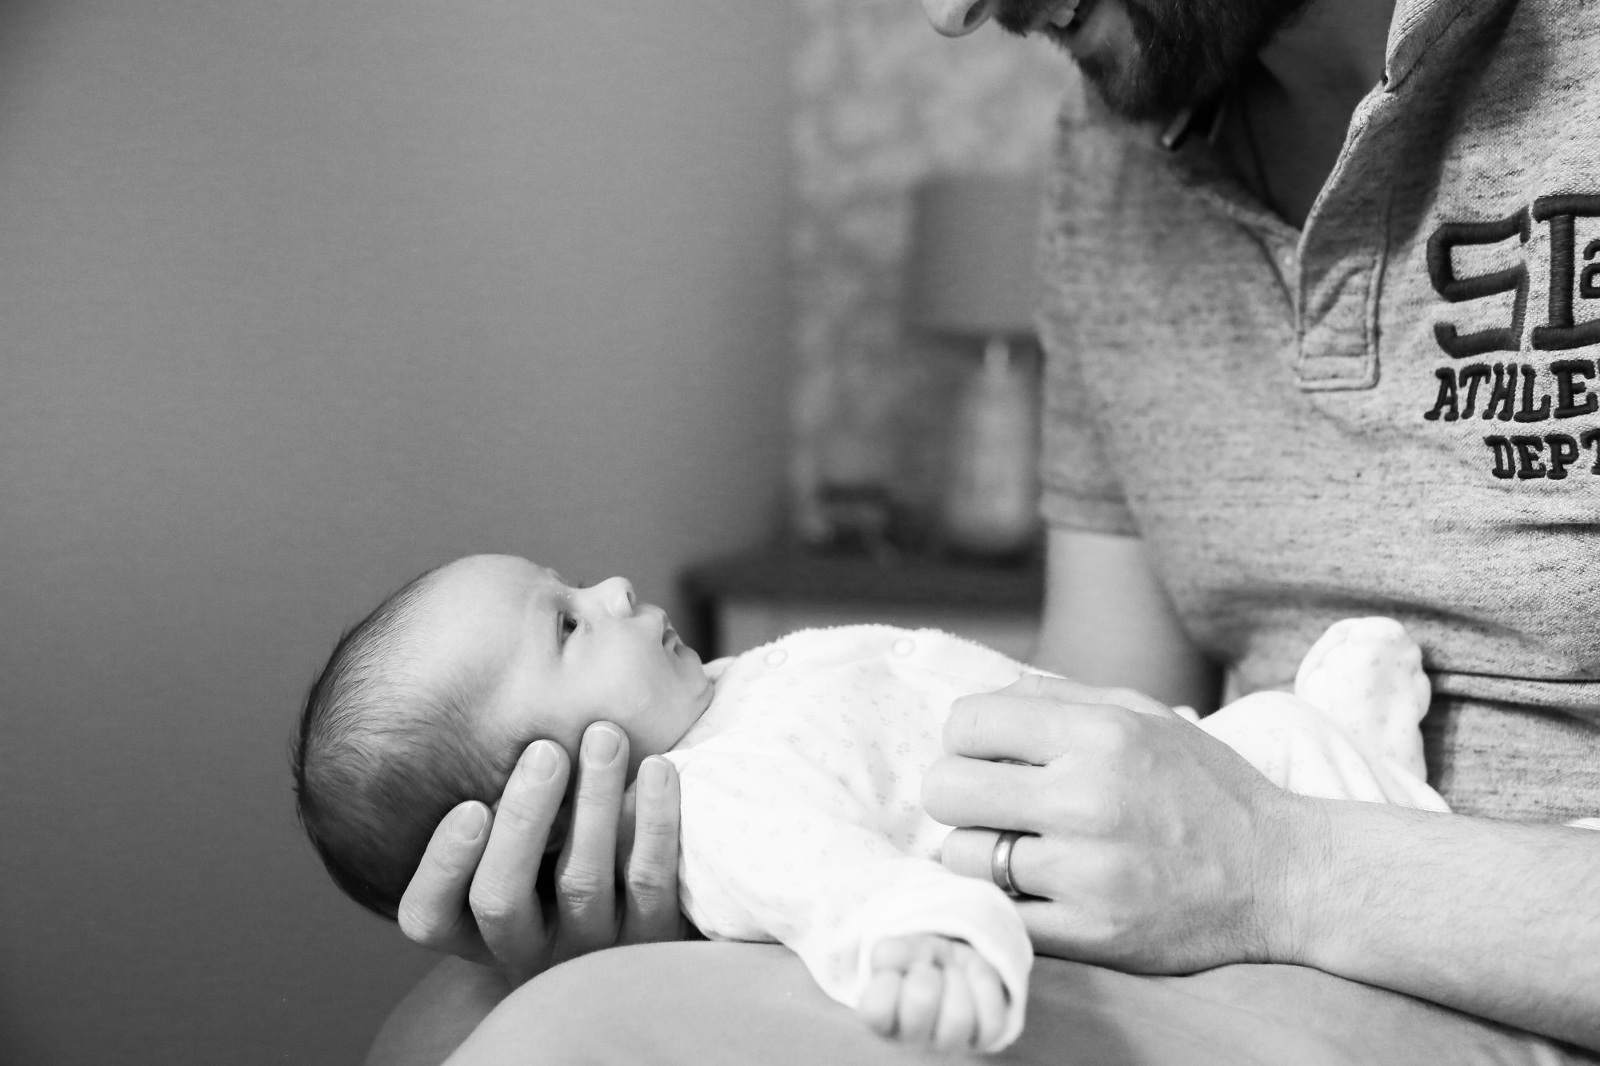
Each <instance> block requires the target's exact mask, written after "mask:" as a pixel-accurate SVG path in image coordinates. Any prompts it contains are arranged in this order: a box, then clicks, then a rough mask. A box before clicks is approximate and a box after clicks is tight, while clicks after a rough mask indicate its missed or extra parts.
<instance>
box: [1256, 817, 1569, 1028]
mask: <svg viewBox="0 0 1600 1066" xmlns="http://www.w3.org/2000/svg"><path fill="white" fill-rule="evenodd" d="M1308 806H1309V807H1310V808H1311V811H1309V812H1307V821H1306V822H1305V823H1304V824H1303V825H1302V827H1301V829H1300V831H1299V832H1297V833H1296V834H1295V837H1296V839H1294V840H1292V841H1289V842H1287V843H1288V861H1287V862H1286V864H1285V866H1286V869H1287V882H1288V884H1289V885H1290V886H1291V887H1290V893H1289V897H1288V898H1289V911H1290V913H1288V914H1286V915H1285V921H1283V922H1282V923H1280V925H1281V928H1282V931H1283V932H1284V933H1285V934H1286V943H1284V944H1283V946H1282V947H1281V948H1280V952H1281V954H1283V955H1285V956H1288V958H1286V960H1285V961H1298V962H1303V963H1305V964H1306V965H1309V966H1315V967H1317V968H1318V969H1321V970H1326V971H1327V972H1329V973H1335V974H1338V975H1340V976H1342V977H1348V978H1351V979H1352V980H1356V981H1363V982H1365V983H1367V984H1371V985H1377V986H1380V987H1382V988H1392V989H1395V990H1397V991H1401V992H1408V993H1410V994H1411V995H1414V996H1418V997H1420V998H1423V999H1429V1000H1432V1001H1434V1002H1435V1003H1443V1004H1445V1005H1446V1006H1450V1007H1455V1008H1457V1009H1459V1010H1463V1011H1466V1012H1468V1013H1471V1014H1476V1015H1480V1016H1482V1017H1485V1018H1491V1019H1493V1020H1495V1021H1499V1022H1504V1023H1506V1024H1509V1025H1514V1026H1517V1027H1519V1028H1522V1029H1528V1030H1531V1031H1533V1032H1536V1033H1543V1034H1545V1035H1548V1036H1554V1037H1557V1038H1559V1039H1562V1040H1567V1041H1569V1042H1571V1043H1574V1044H1578V1045H1580V1046H1583V1047H1586V1048H1589V1049H1591V1050H1596V1051H1600V899H1597V897H1596V895H1595V886H1596V885H1600V833H1597V832H1595V831H1593V830H1586V829H1570V828H1567V827H1564V826H1551V825H1542V826H1541V825H1517V824H1511V823H1505V822H1493V821H1488V820H1484V819H1476V818H1464V817H1460V816H1451V815H1438V814H1428V813H1424V812H1419V811H1412V810H1408V809H1406V808H1402V807H1393V806H1389V805H1386V804H1372V803H1337V802H1332V801H1326V800H1321V801H1311V802H1310V803H1309V804H1308Z"/></svg>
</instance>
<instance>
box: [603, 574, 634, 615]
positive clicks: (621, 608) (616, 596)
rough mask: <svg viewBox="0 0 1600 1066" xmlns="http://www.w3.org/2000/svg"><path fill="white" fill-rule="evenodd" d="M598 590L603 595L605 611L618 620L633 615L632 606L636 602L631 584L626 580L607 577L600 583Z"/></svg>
mask: <svg viewBox="0 0 1600 1066" xmlns="http://www.w3.org/2000/svg"><path fill="white" fill-rule="evenodd" d="M600 589H601V591H602V592H603V593H604V594H605V604H606V610H608V611H610V612H611V613H612V614H613V615H615V616H616V617H618V618H623V617H626V616H627V615H630V614H632V613H633V605H634V604H635V603H636V602H638V601H637V599H636V598H635V596H634V594H633V583H632V582H630V581H629V580H628V579H627V578H625V577H608V578H606V579H605V580H604V581H602V582H600Z"/></svg>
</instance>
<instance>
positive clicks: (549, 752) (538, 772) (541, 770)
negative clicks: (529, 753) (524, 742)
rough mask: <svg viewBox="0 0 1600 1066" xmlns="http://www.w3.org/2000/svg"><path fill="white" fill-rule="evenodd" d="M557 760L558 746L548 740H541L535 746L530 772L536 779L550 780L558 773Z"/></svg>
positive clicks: (529, 764) (529, 766)
mask: <svg viewBox="0 0 1600 1066" xmlns="http://www.w3.org/2000/svg"><path fill="white" fill-rule="evenodd" d="M556 762H557V759H556V746H555V745H554V744H552V743H550V742H549V741H548V740H541V741H539V742H538V743H537V744H535V745H534V746H533V757H532V758H531V759H529V760H528V772H529V773H530V774H532V775H533V779H534V780H535V781H548V780H550V779H551V778H552V777H554V776H555V775H556Z"/></svg>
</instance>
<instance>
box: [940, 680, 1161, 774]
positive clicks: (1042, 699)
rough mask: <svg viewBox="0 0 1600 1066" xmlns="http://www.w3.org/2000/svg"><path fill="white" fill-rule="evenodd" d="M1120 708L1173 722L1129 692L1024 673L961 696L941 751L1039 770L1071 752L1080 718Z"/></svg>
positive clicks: (1145, 698) (948, 722)
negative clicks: (987, 689)
mask: <svg viewBox="0 0 1600 1066" xmlns="http://www.w3.org/2000/svg"><path fill="white" fill-rule="evenodd" d="M1109 708H1121V709H1123V710H1128V711H1133V712H1135V713H1138V714H1152V715H1156V716H1157V717H1162V718H1172V717H1176V714H1175V712H1173V711H1172V710H1171V709H1169V708H1168V707H1167V706H1165V705H1164V704H1162V703H1161V702H1160V701H1159V700H1154V699H1151V698H1150V697H1149V696H1146V695H1144V694H1143V693H1141V692H1136V691H1134V690H1133V689H1124V688H1097V687H1095V686H1093V685H1085V684H1083V683H1082V682H1080V681H1072V680H1069V679H1067V678H1064V677H1045V676H1044V675H1042V674H1024V675H1023V676H1022V677H1021V678H1019V679H1018V680H1017V681H1015V682H1013V683H1012V684H1010V685H1007V686H1006V687H1005V688H1003V689H1000V690H999V691H998V692H984V693H979V694H977V695H974V696H963V697H961V698H960V699H958V700H956V701H955V702H954V703H953V704H952V705H951V707H950V715H949V717H948V718H946V719H945V724H944V750H945V752H946V753H947V754H950V755H965V756H968V757H970V758H974V759H1010V760H1013V761H1016V762H1024V763H1032V764H1033V765H1035V766H1042V765H1044V764H1045V763H1047V762H1050V761H1052V760H1053V759H1058V758H1060V757H1061V756H1062V755H1063V754H1065V753H1066V752H1067V751H1069V750H1071V747H1072V739H1073V734H1074V731H1075V729H1076V728H1077V727H1078V726H1079V725H1080V724H1081V723H1082V722H1083V720H1084V718H1085V715H1090V714H1094V713H1099V714H1104V713H1105V711H1106V709H1109Z"/></svg>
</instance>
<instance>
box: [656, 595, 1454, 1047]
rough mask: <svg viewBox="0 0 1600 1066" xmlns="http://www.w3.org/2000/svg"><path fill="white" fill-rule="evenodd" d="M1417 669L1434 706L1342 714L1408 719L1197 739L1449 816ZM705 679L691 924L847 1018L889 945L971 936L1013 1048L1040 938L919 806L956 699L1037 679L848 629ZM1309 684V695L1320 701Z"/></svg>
mask: <svg viewBox="0 0 1600 1066" xmlns="http://www.w3.org/2000/svg"><path fill="white" fill-rule="evenodd" d="M1352 624H1354V625H1358V626H1367V625H1371V624H1382V625H1386V626H1391V627H1393V631H1394V633H1398V636H1399V640H1400V641H1402V642H1403V647H1401V652H1402V654H1401V657H1402V658H1404V653H1405V649H1407V648H1409V649H1410V650H1411V653H1414V651H1415V645H1413V644H1411V642H1410V641H1409V639H1408V638H1406V637H1405V636H1404V633H1403V632H1402V631H1400V627H1399V626H1398V625H1396V624H1395V623H1392V622H1385V621H1384V620H1362V621H1361V622H1359V623H1340V625H1341V626H1346V627H1348V626H1351V625H1352ZM1338 630H1339V627H1338V626H1336V627H1335V628H1334V630H1330V633H1329V636H1328V637H1325V638H1324V639H1323V641H1321V642H1319V644H1318V648H1322V647H1323V645H1324V644H1326V643H1327V642H1328V641H1329V640H1330V639H1331V638H1332V637H1333V636H1334V633H1335V632H1336V631H1338ZM1394 633H1391V632H1390V631H1388V630H1384V631H1383V632H1382V633H1381V634H1380V636H1381V638H1382V639H1380V640H1378V641H1377V643H1376V644H1374V642H1373V641H1372V640H1371V639H1368V638H1369V637H1371V636H1372V634H1371V633H1368V632H1367V631H1365V630H1360V631H1357V632H1355V634H1354V636H1356V637H1358V638H1360V639H1359V640H1355V641H1352V640H1349V639H1347V638H1349V637H1350V636H1351V635H1352V634H1350V633H1348V632H1347V633H1346V634H1345V635H1344V637H1341V638H1340V639H1339V640H1338V641H1336V642H1335V644H1336V645H1337V647H1336V648H1335V651H1336V652H1343V653H1346V654H1344V655H1343V657H1342V658H1339V657H1338V656H1337V655H1336V656H1335V658H1339V661H1338V662H1337V663H1328V664H1326V665H1328V666H1335V665H1337V666H1338V668H1339V669H1341V670H1342V671H1344V672H1351V671H1352V670H1353V671H1354V672H1355V673H1361V672H1362V666H1363V664H1365V662H1366V658H1367V657H1368V656H1369V653H1370V652H1371V650H1372V648H1373V647H1377V648H1378V649H1379V650H1378V652H1377V653H1376V654H1377V655H1378V656H1379V657H1380V658H1383V659H1384V662H1382V663H1380V664H1379V665H1381V666H1383V667H1385V668H1386V669H1387V668H1389V667H1392V666H1393V665H1394V664H1393V663H1392V662H1389V661H1388V660H1389V659H1390V658H1392V655H1391V651H1392V649H1391V648H1390V647H1389V643H1392V638H1393V636H1394ZM1352 648H1353V649H1355V650H1356V651H1357V652H1359V655H1358V656H1356V657H1355V658H1354V659H1352V656H1351V655H1350V654H1348V652H1349V651H1350V649H1352ZM1316 653H1317V649H1313V655H1312V656H1308V660H1307V661H1308V664H1310V663H1311V661H1312V659H1313V658H1314V657H1315V656H1316ZM1324 658H1326V656H1324ZM1321 661H1322V660H1321V659H1319V660H1318V662H1321ZM1352 662H1355V665H1354V666H1353V667H1352V665H1351V664H1352ZM1402 666H1403V668H1409V669H1403V676H1404V677H1406V678H1407V679H1408V683H1409V679H1410V678H1411V677H1413V675H1414V677H1415V678H1418V679H1421V685H1422V691H1421V693H1420V696H1421V706H1420V708H1413V705H1414V701H1415V697H1416V696H1417V695H1418V693H1417V692H1416V690H1415V688H1414V685H1413V687H1412V688H1411V689H1410V690H1409V691H1406V692H1404V693H1398V694H1397V693H1393V692H1387V691H1385V692H1375V691H1374V683H1373V682H1371V681H1370V680H1363V681H1360V682H1359V683H1357V684H1356V685H1354V686H1352V685H1350V684H1347V683H1345V682H1344V681H1342V680H1341V681H1339V682H1337V683H1336V684H1334V685H1333V686H1332V687H1333V689H1334V690H1336V691H1333V692H1332V693H1331V697H1332V698H1344V697H1348V696H1349V695H1350V693H1352V692H1354V693H1356V696H1355V697H1353V698H1350V699H1345V700H1344V702H1347V703H1350V702H1360V700H1361V699H1362V698H1363V696H1362V694H1363V693H1368V694H1373V695H1374V696H1375V698H1376V699H1377V702H1378V703H1383V697H1385V696H1396V695H1398V696H1400V697H1401V699H1400V700H1399V703H1400V704H1401V707H1400V710H1399V712H1398V713H1394V712H1393V710H1392V709H1391V708H1389V707H1388V706H1387V705H1385V706H1384V707H1382V708H1380V709H1379V710H1378V711H1377V712H1375V711H1374V710H1373V708H1372V706H1364V707H1360V708H1356V709H1355V711H1354V713H1351V714H1347V715H1346V716H1345V717H1346V719H1347V721H1345V722H1343V723H1340V722H1338V721H1336V720H1335V719H1336V717H1337V716H1336V715H1333V714H1323V713H1319V712H1318V711H1317V710H1315V709H1314V708H1312V707H1311V706H1310V705H1309V704H1307V703H1306V702H1305V700H1304V699H1302V698H1300V697H1299V696H1291V695H1288V694H1286V693H1264V694H1259V695H1257V696H1254V697H1247V698H1246V699H1244V700H1241V701H1238V702H1237V703H1235V704H1231V705H1230V706H1229V707H1227V708H1224V709H1223V710H1221V711H1218V712H1217V713H1216V714H1214V715H1212V716H1210V717H1209V718H1207V719H1204V720H1203V721H1202V722H1201V728H1203V729H1206V730H1207V731H1208V732H1213V733H1214V734H1215V735H1218V736H1219V737H1221V739H1223V740H1224V741H1226V742H1227V743H1229V744H1230V745H1232V746H1233V747H1235V748H1236V749H1238V750H1240V752H1241V754H1243V755H1244V756H1245V757H1246V758H1247V759H1249V760H1250V761H1251V762H1252V763H1253V764H1255V765H1256V766H1257V767H1258V768H1260V769H1262V771H1263V772H1264V773H1266V774H1267V776H1268V777H1270V778H1273V779H1274V780H1275V781H1276V782H1277V783H1278V784H1280V785H1284V786H1285V787H1293V788H1294V789H1295V790H1296V791H1301V792H1307V793H1311V794H1320V795H1328V796H1333V797H1336V798H1354V799H1376V800H1382V799H1389V800H1393V801H1397V802H1404V803H1409V804H1410V805H1412V806H1425V807H1433V808H1436V809H1440V810H1443V809H1446V808H1445V806H1444V802H1443V801H1442V800H1440V799H1439V797H1438V796H1437V794H1435V793H1433V791H1432V790H1431V789H1429V788H1428V787H1427V785H1426V784H1425V783H1423V781H1422V780H1421V778H1420V776H1419V775H1420V772H1421V738H1420V734H1419V733H1418V731H1417V722H1418V720H1420V718H1421V716H1422V714H1423V713H1424V712H1425V711H1426V709H1427V702H1428V693H1427V689H1426V686H1427V682H1426V679H1425V678H1423V675H1422V673H1421V668H1420V656H1415V662H1409V661H1408V662H1406V663H1404V664H1402ZM706 670H707V673H708V674H710V675H711V677H712V678H713V679H714V680H715V683H716V688H715V692H714V695H713V698H712V701H711V704H710V706H709V707H708V708H707V709H706V712H705V714H704V715H702V716H701V718H700V720H699V721H698V722H697V723H696V724H695V725H694V727H693V728H691V729H690V730H689V732H688V734H687V735H685V736H684V738H683V740H682V741H681V742H680V743H679V745H678V746H677V747H676V748H675V749H674V750H673V751H672V752H670V753H669V754H668V756H667V757H668V758H670V759H671V760H672V761H673V763H674V764H675V765H676V766H677V768H678V773H679V776H680V779H681V782H682V808H681V810H682V828H681V836H680V839H681V847H682V856H681V861H680V865H679V878H680V882H679V883H680V886H681V892H682V902H683V909H684V912H685V913H686V914H687V915H688V916H689V918H690V920H692V921H693V922H694V924H695V925H696V926H698V927H699V928H700V929H701V930H702V931H703V932H704V933H705V934H706V935H707V936H710V937H712V938H714V939H718V940H747V941H778V942H780V943H783V944H785V945H787V946H788V947H789V948H790V949H792V950H793V951H794V952H795V953H796V954H798V955H799V956H800V958H801V959H802V960H803V961H804V962H805V964H806V966H807V967H808V969H809V970H810V972H811V974H812V976H813V977H814V978H815V979H816V981H817V983H818V984H819V985H820V986H821V987H822V989H823V991H825V992H826V993H827V994H828V995H830V996H832V997H833V998H834V999H836V1000H838V1001H840V1002H841V1003H844V1004H846V1005H848V1006H855V1005H856V1003H857V1002H858V1000H859V998H860V996H861V993H862V992H863V991H864V990H865V988H866V986H867V983H868V980H869V977H870V969H869V960H870V959H871V957H872V951H873V947H874V946H875V945H876V944H877V943H878V942H879V941H880V940H882V939H884V938H886V937H892V936H900V935H906V934H913V933H935V934H941V935H944V936H947V937H951V938H954V939H960V940H964V941H966V942H967V943H969V944H971V945H972V947H973V948H974V949H975V950H976V951H977V952H978V953H979V954H980V955H982V956H983V958H984V959H986V960H987V961H988V962H989V963H990V964H991V965H993V966H994V967H995V969H996V970H997V971H999V973H1000V976H1001V979H1002V981H1003V982H1004V984H1005V987H1006V991H1007V993H1008V995H1009V1003H1010V1005H1009V1008H1008V1017H1007V1024H1006V1027H1005V1030H1004V1033H1003V1034H1002V1036H1001V1037H1000V1039H999V1040H998V1041H997V1042H996V1044H995V1045H994V1046H993V1047H991V1048H988V1049H986V1050H998V1049H999V1048H1002V1047H1005V1046H1006V1045H1008V1044H1010V1043H1011V1042H1012V1041H1014V1040H1015V1039H1016V1038H1017V1036H1018V1034H1020V1033H1021V1031H1022V1022H1023V1012H1024V1009H1025V1005H1026V1002H1027V991H1028V987H1027V986H1028V971H1029V968H1030V967H1031V965H1032V962H1033V952H1032V947H1031V945H1030V943H1029V940H1028V934H1027V930H1026V929H1025V928H1024V926H1023V923H1022V920H1021V918H1020V916H1019V914H1018V912H1017V909H1016V907H1015V906H1013V904H1012V902H1011V900H1010V899H1009V898H1008V897H1007V896H1006V895H1005V894H1004V893H1002V892H1001V891H1000V889H999V888H997V887H995V886H994V885H993V884H991V883H989V882H988V881H984V880H977V879H973V878H968V877H961V876H958V875H956V874H953V873H951V872H949V871H948V870H946V869H945V868H944V867H943V866H941V865H940V864H939V849H940V845H941V843H942V842H943V840H944V837H945V835H946V834H947V833H949V831H950V827H949V826H945V825H941V824H939V823H938V822H935V821H934V820H933V819H932V818H930V817H928V816H927V815H926V814H925V813H923V811H922V807H921V802H920V797H921V789H922V775H923V772H924V771H925V770H926V769H927V768H928V766H929V765H930V764H932V763H933V762H934V760H936V759H938V758H939V757H940V756H941V755H942V754H943V748H942V744H941V733H942V730H943V726H944V721H945V718H946V716H947V715H948V714H949V711H950V704H951V702H952V701H953V700H955V699H956V698H957V697H960V696H966V695H971V694H973V693H978V692H990V691H993V690H995V689H998V688H1002V687H1004V686H1006V685H1008V684H1010V683H1012V682H1013V681H1015V680H1017V678H1019V677H1021V676H1022V675H1023V674H1024V673H1027V672H1029V669H1028V668H1027V667H1025V666H1023V665H1022V664H1020V663H1018V662H1015V661H1013V660H1011V659H1009V658H1007V657H1006V656H1004V655H1001V654H1000V653H999V652H996V651H993V650H992V649H989V648H986V647H983V646H981V645H978V644H975V643H972V642H970V641H967V640H963V639H961V638H958V637H953V636H950V635H949V634H946V633H941V632H939V631H937V630H929V629H921V630H905V629H897V628H893V627H890V626H845V627H840V628H836V629H813V630H804V631H801V632H798V633H793V634H791V635H789V636H787V637H785V638H783V639H782V640H779V641H776V642H775V643H772V644H768V645H765V646H763V647H760V648H757V649H755V650H754V651H750V652H746V653H745V654H743V655H740V656H738V657H736V658H731V659H719V660H717V661H715V662H713V663H710V664H708V665H707V667H706ZM1390 672H1391V673H1392V670H1391V671H1390ZM1306 673H1307V671H1305V670H1302V675H1303V676H1302V678H1301V679H1300V680H1299V682H1297V691H1300V690H1303V689H1306V688H1308V687H1309V688H1315V685H1314V684H1312V685H1309V686H1308V684H1307V679H1306V677H1305V676H1304V675H1305V674H1306ZM1313 673H1315V672H1313ZM1368 673H1373V672H1371V671H1368ZM1375 676H1378V677H1387V676H1388V674H1386V673H1385V672H1384V670H1378V671H1376V672H1375ZM1313 680H1314V679H1313ZM1362 686H1365V687H1362ZM1324 687H1327V686H1324ZM1377 687H1378V688H1382V687H1383V686H1382V685H1381V684H1379V685H1377ZM1402 687H1404V686H1402ZM1301 695H1304V692H1301ZM1367 702H1368V704H1371V703H1372V701H1371V700H1368V701H1367ZM1391 702H1392V701H1391ZM1375 715H1376V717H1375ZM1394 718H1400V719H1403V721H1400V722H1392V721H1389V719H1394ZM1386 731H1387V733H1388V734H1392V736H1386V735H1385V733H1386Z"/></svg>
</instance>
